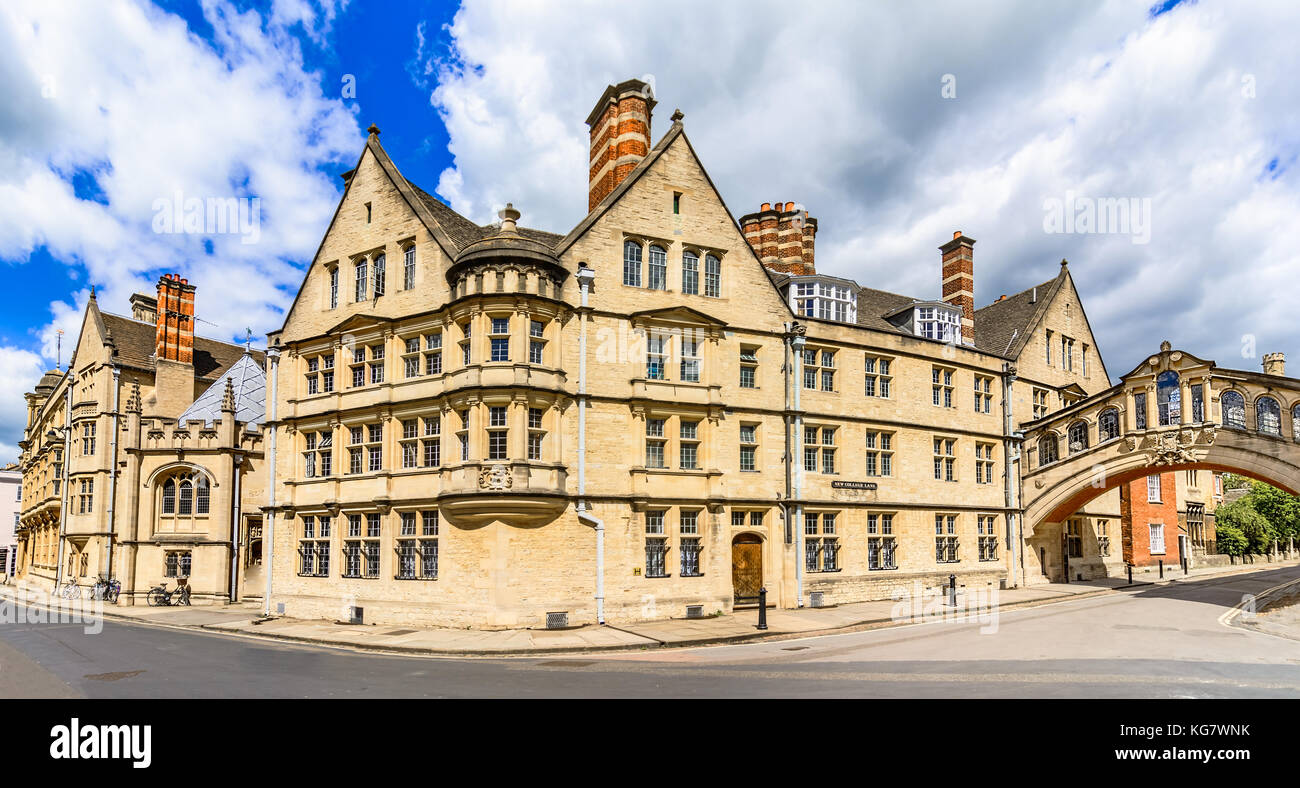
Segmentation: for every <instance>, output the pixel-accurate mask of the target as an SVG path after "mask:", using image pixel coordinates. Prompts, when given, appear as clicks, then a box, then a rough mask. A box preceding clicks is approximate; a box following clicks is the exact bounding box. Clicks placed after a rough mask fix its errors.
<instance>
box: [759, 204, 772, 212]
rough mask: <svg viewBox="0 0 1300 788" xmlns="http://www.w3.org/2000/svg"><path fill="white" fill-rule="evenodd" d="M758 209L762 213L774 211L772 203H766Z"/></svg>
mask: <svg viewBox="0 0 1300 788" xmlns="http://www.w3.org/2000/svg"><path fill="white" fill-rule="evenodd" d="M758 209H759V210H760V211H770V210H772V203H770V202H765V203H763V204H762V205H760V206H758Z"/></svg>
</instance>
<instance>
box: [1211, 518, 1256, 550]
mask: <svg viewBox="0 0 1300 788" xmlns="http://www.w3.org/2000/svg"><path fill="white" fill-rule="evenodd" d="M1214 538H1215V542H1216V544H1217V545H1218V548H1219V552H1220V553H1224V554H1226V555H1235V556H1241V555H1242V554H1243V553H1245V552H1246V548H1247V547H1248V543H1247V542H1246V536H1245V534H1243V533H1242V532H1241V531H1239V530H1238V529H1236V528H1233V527H1232V526H1231V525H1225V524H1224V523H1222V522H1218V521H1216V522H1215V525H1214Z"/></svg>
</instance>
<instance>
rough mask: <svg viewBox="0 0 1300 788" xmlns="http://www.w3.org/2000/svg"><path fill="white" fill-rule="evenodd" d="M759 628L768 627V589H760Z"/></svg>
mask: <svg viewBox="0 0 1300 788" xmlns="http://www.w3.org/2000/svg"><path fill="white" fill-rule="evenodd" d="M758 628H759V629H767V589H766V588H760V589H758Z"/></svg>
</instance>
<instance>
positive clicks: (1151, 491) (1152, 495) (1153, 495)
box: [1147, 475, 1160, 503]
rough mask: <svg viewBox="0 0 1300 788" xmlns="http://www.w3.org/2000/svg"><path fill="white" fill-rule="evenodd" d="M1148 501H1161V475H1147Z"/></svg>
mask: <svg viewBox="0 0 1300 788" xmlns="http://www.w3.org/2000/svg"><path fill="white" fill-rule="evenodd" d="M1147 503H1160V476H1159V475H1154V476H1148V477H1147Z"/></svg>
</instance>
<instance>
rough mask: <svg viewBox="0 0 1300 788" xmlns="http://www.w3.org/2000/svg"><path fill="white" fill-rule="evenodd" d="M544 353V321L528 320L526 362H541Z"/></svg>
mask: <svg viewBox="0 0 1300 788" xmlns="http://www.w3.org/2000/svg"><path fill="white" fill-rule="evenodd" d="M545 353H546V321H545V320H537V319H536V318H534V319H531V320H529V321H528V363H529V364H541V363H543V359H544V358H545Z"/></svg>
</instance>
